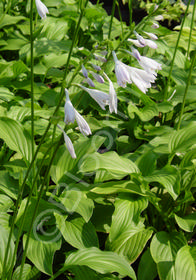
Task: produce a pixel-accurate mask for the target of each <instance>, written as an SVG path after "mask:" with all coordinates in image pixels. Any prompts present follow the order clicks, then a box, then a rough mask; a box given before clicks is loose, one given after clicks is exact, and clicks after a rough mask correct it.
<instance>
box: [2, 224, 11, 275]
mask: <svg viewBox="0 0 196 280" xmlns="http://www.w3.org/2000/svg"><path fill="white" fill-rule="evenodd" d="M8 236H9V231H8V230H7V229H5V228H4V227H2V226H1V225H0V244H1V246H0V277H1V274H2V270H3V268H4V269H5V271H6V272H8V271H9V269H10V268H11V264H12V258H13V254H14V241H13V239H11V242H10V246H9V249H8V256H7V259H6V266H5V267H3V263H4V257H5V251H6V246H7V242H8Z"/></svg>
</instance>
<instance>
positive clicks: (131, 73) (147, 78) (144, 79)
mask: <svg viewBox="0 0 196 280" xmlns="http://www.w3.org/2000/svg"><path fill="white" fill-rule="evenodd" d="M114 58H115V65H116V66H115V71H116V68H117V71H116V73H117V74H116V76H117V81H120V83H119V82H118V84H119V85H120V86H121V84H122V85H123V87H126V83H132V82H133V83H134V84H135V85H136V86H137V87H138V88H139V89H140V90H141V91H142V92H144V93H146V91H147V89H148V88H150V87H151V83H154V81H155V79H156V77H155V76H154V75H153V73H147V72H146V71H144V70H141V69H137V68H135V67H131V66H128V65H126V64H124V63H123V62H121V61H119V60H118V59H117V57H116V55H115V56H114ZM120 72H121V73H120Z"/></svg>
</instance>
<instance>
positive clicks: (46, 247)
mask: <svg viewBox="0 0 196 280" xmlns="http://www.w3.org/2000/svg"><path fill="white" fill-rule="evenodd" d="M46 237H47V236H46ZM42 238H43V236H42ZM46 239H47V238H46ZM26 240H27V239H26V235H24V236H23V246H25V243H26ZM60 248H61V239H57V240H54V241H53V242H50V241H49V242H48V241H43V240H41V237H40V239H39V238H38V234H37V235H36V238H35V237H34V236H33V235H32V236H31V237H30V239H29V244H28V249H27V257H28V258H29V259H30V261H31V262H32V263H33V264H34V265H35V266H36V267H37V268H38V269H39V270H40V271H42V272H43V273H46V274H48V275H52V263H53V257H54V254H55V252H56V251H57V250H59V249H60Z"/></svg>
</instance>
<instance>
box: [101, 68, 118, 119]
mask: <svg viewBox="0 0 196 280" xmlns="http://www.w3.org/2000/svg"><path fill="white" fill-rule="evenodd" d="M104 76H105V77H106V79H107V80H108V82H109V84H110V90H109V96H110V100H109V110H110V113H112V112H115V113H116V114H117V102H118V100H117V95H116V92H115V89H114V86H113V83H112V81H111V80H110V79H109V77H108V76H107V75H106V73H104Z"/></svg>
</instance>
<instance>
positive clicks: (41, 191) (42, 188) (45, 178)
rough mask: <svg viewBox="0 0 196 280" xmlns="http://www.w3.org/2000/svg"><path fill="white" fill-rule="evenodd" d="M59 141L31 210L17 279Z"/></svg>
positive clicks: (19, 279) (21, 269)
mask: <svg viewBox="0 0 196 280" xmlns="http://www.w3.org/2000/svg"><path fill="white" fill-rule="evenodd" d="M60 142H61V138H60V140H59V141H58V143H57V145H56V147H55V149H54V152H53V155H52V157H51V159H50V162H49V164H48V167H47V170H46V173H45V176H44V179H43V182H42V185H41V187H40V190H39V194H38V197H37V200H36V204H35V209H34V211H33V215H32V220H31V223H30V227H29V231H28V233H27V239H26V243H25V246H24V252H23V256H22V261H21V266H20V275H19V278H18V280H21V279H22V278H21V277H22V273H23V268H24V264H25V260H26V254H27V249H28V244H29V238H30V235H31V231H32V228H33V223H34V220H35V217H36V214H37V210H38V207H39V203H40V200H41V197H42V194H43V191H44V187H45V184H46V183H47V180H48V174H49V172H50V168H51V166H52V162H53V159H54V157H55V155H56V152H57V150H58V148H59V145H60Z"/></svg>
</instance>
